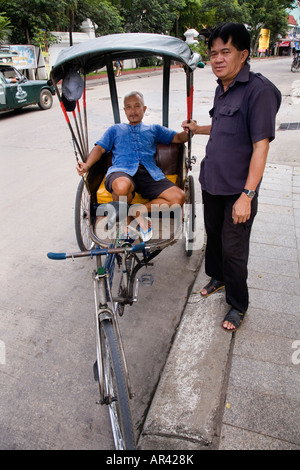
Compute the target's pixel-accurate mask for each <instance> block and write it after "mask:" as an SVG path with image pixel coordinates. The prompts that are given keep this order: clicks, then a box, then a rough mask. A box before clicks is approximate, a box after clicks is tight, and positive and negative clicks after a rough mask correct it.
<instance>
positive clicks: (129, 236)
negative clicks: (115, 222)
mask: <svg viewBox="0 0 300 470" xmlns="http://www.w3.org/2000/svg"><path fill="white" fill-rule="evenodd" d="M126 231H127V232H126ZM125 232H126V233H125ZM139 236H140V232H139V231H138V230H136V229H135V228H133V227H131V225H126V226H125V227H124V233H123V236H122V239H123V240H127V241H128V242H129V243H133V242H134V241H135V240H136V239H137V238H139Z"/></svg>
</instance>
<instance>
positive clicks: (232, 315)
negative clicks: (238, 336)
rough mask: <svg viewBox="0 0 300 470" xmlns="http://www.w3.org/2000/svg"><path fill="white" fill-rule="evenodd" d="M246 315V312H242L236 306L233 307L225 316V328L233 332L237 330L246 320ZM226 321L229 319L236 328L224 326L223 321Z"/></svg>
mask: <svg viewBox="0 0 300 470" xmlns="http://www.w3.org/2000/svg"><path fill="white" fill-rule="evenodd" d="M244 316H245V313H241V312H239V311H238V310H236V309H235V308H232V309H231V310H229V312H228V313H227V315H226V316H225V318H224V320H223V322H222V327H223V330H225V331H228V332H229V333H233V332H234V331H236V330H237V329H238V328H239V327H240V326H241V324H242V321H243V320H244ZM225 321H228V322H230V323H232V324H233V326H234V328H232V329H229V328H225V327H224V326H223V323H224V322H225Z"/></svg>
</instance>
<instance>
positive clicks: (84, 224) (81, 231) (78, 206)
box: [75, 178, 94, 251]
mask: <svg viewBox="0 0 300 470" xmlns="http://www.w3.org/2000/svg"><path fill="white" fill-rule="evenodd" d="M89 210H90V207H89V194H88V190H87V188H86V185H85V182H84V180H83V178H82V179H81V180H80V182H79V185H78V188H77V193H76V199H75V233H76V239H77V243H78V246H79V248H80V250H81V251H88V250H90V249H92V248H93V245H94V242H93V240H92V239H91V237H90V229H89Z"/></svg>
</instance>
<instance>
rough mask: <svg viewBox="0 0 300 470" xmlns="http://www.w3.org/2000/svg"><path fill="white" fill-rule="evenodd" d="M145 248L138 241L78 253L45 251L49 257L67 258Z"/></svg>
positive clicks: (127, 251)
mask: <svg viewBox="0 0 300 470" xmlns="http://www.w3.org/2000/svg"><path fill="white" fill-rule="evenodd" d="M145 248H146V244H145V243H144V242H142V243H139V244H138V245H133V246H131V247H128V246H126V247H121V246H120V247H114V248H97V249H95V250H90V251H80V252H78V253H52V252H50V253H47V256H48V258H49V259H53V260H61V259H67V258H82V257H84V256H91V257H93V256H101V255H110V254H116V253H137V252H139V251H143V250H144V249H145Z"/></svg>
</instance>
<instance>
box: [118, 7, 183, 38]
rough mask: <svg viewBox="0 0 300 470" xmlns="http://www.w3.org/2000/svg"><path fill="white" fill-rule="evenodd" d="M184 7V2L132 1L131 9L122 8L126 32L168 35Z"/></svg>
mask: <svg viewBox="0 0 300 470" xmlns="http://www.w3.org/2000/svg"><path fill="white" fill-rule="evenodd" d="M121 3H123V2H121ZM184 5H185V2H184V0H169V1H166V0H131V7H130V8H127V7H126V8H125V7H121V13H122V16H123V17H124V21H125V30H126V31H128V32H131V33H134V32H138V33H139V32H147V33H159V34H168V33H170V32H171V31H172V30H173V28H174V24H175V21H176V19H177V17H178V14H179V11H180V10H181V9H182V8H183V7H184Z"/></svg>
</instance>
